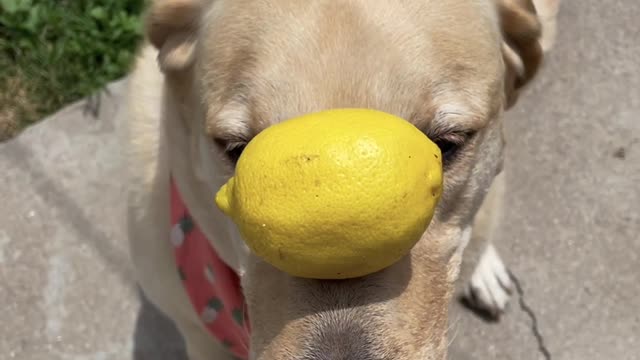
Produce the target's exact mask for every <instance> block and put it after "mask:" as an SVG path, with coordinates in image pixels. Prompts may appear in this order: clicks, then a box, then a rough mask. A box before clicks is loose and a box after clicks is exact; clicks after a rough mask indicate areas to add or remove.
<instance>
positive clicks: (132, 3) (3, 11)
mask: <svg viewBox="0 0 640 360" xmlns="http://www.w3.org/2000/svg"><path fill="white" fill-rule="evenodd" d="M144 6H145V0H102V1H97V0H0V139H1V138H3V137H5V138H6V137H8V136H9V135H10V133H14V132H15V131H17V130H19V129H20V128H22V127H24V126H26V125H28V124H30V123H32V122H34V121H36V120H38V119H40V118H41V117H43V116H45V115H47V114H50V113H51V112H53V111H55V110H57V109H59V108H60V107H62V106H64V105H65V104H68V103H70V102H72V101H74V100H77V99H80V98H82V97H84V96H87V95H89V94H91V93H93V92H95V91H96V90H98V89H100V88H102V87H103V86H104V85H105V84H107V83H108V82H110V81H112V80H114V79H117V78H120V77H122V76H123V75H125V74H126V72H127V71H128V69H129V66H130V64H131V61H132V59H133V56H134V51H135V48H136V46H137V44H138V42H139V40H140V39H141V36H142V24H141V19H140V15H141V13H142V11H143V9H144ZM16 87H17V88H16ZM3 117H4V118H5V119H4V120H3ZM3 121H5V122H8V121H12V122H13V125H8V126H7V125H6V124H5V126H4V127H5V128H8V129H10V130H5V132H6V133H8V134H4V136H3V134H2V132H3V124H2V122H3Z"/></svg>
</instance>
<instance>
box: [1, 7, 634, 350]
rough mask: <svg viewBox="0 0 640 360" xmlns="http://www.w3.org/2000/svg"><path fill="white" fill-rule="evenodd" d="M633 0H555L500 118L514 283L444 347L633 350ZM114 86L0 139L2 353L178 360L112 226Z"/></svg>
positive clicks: (505, 249)
mask: <svg viewBox="0 0 640 360" xmlns="http://www.w3.org/2000/svg"><path fill="white" fill-rule="evenodd" d="M639 18H640V3H639V2H638V1H637V0H615V1H607V2H603V1H596V0H582V1H573V2H570V1H566V2H565V3H564V4H563V7H562V9H561V16H560V24H559V29H560V32H559V39H558V42H557V48H556V49H555V52H554V53H552V54H551V56H550V58H549V59H548V61H547V66H546V68H545V69H544V70H543V71H542V73H541V74H540V77H539V78H538V79H537V81H536V82H535V84H534V86H533V87H532V88H530V89H529V90H528V92H527V93H526V94H525V95H524V96H523V97H522V99H521V102H520V103H519V104H518V106H517V108H516V109H515V110H514V111H512V112H511V113H510V114H508V121H507V123H508V126H507V133H508V142H509V152H508V158H507V163H506V169H507V171H508V203H509V204H508V205H509V208H508V209H509V210H508V211H507V214H506V218H505V221H504V224H503V226H502V232H501V235H500V239H498V246H499V251H500V252H501V253H502V255H503V257H504V258H505V259H506V261H507V262H508V263H509V265H510V267H511V268H512V270H513V271H514V273H515V274H516V275H517V276H518V278H519V279H520V282H521V285H522V289H523V291H524V298H523V300H524V301H525V302H526V304H528V305H529V306H530V307H531V309H532V311H533V313H534V315H535V317H536V319H537V326H536V331H539V332H540V333H541V335H542V337H543V346H544V350H540V342H539V341H537V340H536V338H535V336H534V331H533V330H532V321H531V318H530V316H529V315H527V314H526V313H525V312H523V310H522V309H521V307H520V306H519V304H518V297H516V298H515V299H514V301H513V302H512V304H511V306H510V308H509V309H508V311H507V314H506V316H505V317H504V318H503V320H502V321H500V322H499V323H495V324H494V323H487V322H484V321H483V320H482V319H481V318H479V317H477V316H475V315H474V314H472V313H470V312H468V311H466V310H463V309H462V308H461V307H460V306H459V305H458V304H454V305H453V314H452V330H451V334H452V337H453V338H454V340H453V343H452V345H451V352H450V358H451V359H453V360H467V359H519V360H529V359H545V356H544V352H545V351H548V352H549V353H550V354H551V358H553V359H554V360H581V359H598V360H599V359H618V360H632V359H639V358H640V355H639V354H640V312H639V311H638V305H640V303H639V300H638V299H640V286H639V285H638V281H637V279H638V278H639V277H640V259H639V257H640V238H639V235H638V234H639V233H640V72H638V66H639V64H640V63H639V61H640V60H638V59H640V27H639V26H638V25H637V19H639ZM123 85H124V83H123V82H119V83H115V84H113V85H111V86H110V87H109V88H108V90H109V92H108V93H103V94H101V95H100V96H99V97H97V98H95V99H93V100H89V101H83V102H80V103H78V104H75V105H72V106H70V107H69V108H67V109H64V110H62V111H61V112H59V113H57V114H55V115H54V116H52V117H51V118H49V119H47V120H46V121H44V122H42V123H40V124H39V125H36V126H34V127H31V128H29V129H28V130H26V131H25V132H24V133H23V134H22V135H20V136H19V137H18V138H16V139H14V140H12V141H10V142H7V143H4V144H0V169H2V173H1V175H0V178H1V179H2V182H3V186H4V187H3V190H2V192H1V193H0V284H1V287H0V304H2V307H0V320H1V324H2V326H1V327H0V359H2V360H4V359H14V358H15V359H21V360H22V359H25V360H40V359H43V360H44V359H46V360H62V359H64V360H85V359H86V360H94V359H96V360H100V359H105V360H106V359H134V360H145V359H153V360H156V359H159V360H163V359H171V360H175V359H184V351H183V348H182V341H181V339H180V337H179V335H177V333H176V332H175V329H174V328H173V326H172V325H171V324H170V323H169V322H168V321H167V320H166V319H164V318H163V317H162V316H161V315H159V314H158V313H157V311H155V310H154V309H153V307H151V306H150V305H148V304H146V303H145V302H144V301H142V300H141V299H140V297H139V294H138V292H137V289H136V287H135V284H134V283H133V282H132V280H131V266H130V265H129V261H128V258H127V245H126V238H125V231H124V206H123V205H124V204H123V202H124V192H123V190H124V184H123V182H122V178H121V175H120V170H121V168H120V163H119V156H118V152H119V148H120V144H119V142H118V141H119V140H118V138H117V137H116V136H115V130H116V128H117V127H118V126H119V125H120V124H121V121H122V117H121V116H120V115H119V111H120V107H121V104H122V93H123V88H124V87H123Z"/></svg>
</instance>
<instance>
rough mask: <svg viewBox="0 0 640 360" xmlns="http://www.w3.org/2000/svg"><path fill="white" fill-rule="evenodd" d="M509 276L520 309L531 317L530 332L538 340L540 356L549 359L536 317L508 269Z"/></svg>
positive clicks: (520, 287) (549, 355)
mask: <svg viewBox="0 0 640 360" xmlns="http://www.w3.org/2000/svg"><path fill="white" fill-rule="evenodd" d="M509 277H510V278H511V281H513V283H514V284H515V286H516V292H517V293H518V303H519V304H520V309H522V311H524V312H525V313H526V314H527V315H529V317H530V318H531V332H532V333H533V336H534V337H535V338H536V341H537V342H538V350H539V351H540V353H541V354H542V356H544V358H545V360H551V352H549V349H548V348H547V345H546V344H545V342H544V337H543V336H542V333H540V329H539V328H538V318H537V316H536V314H535V312H534V311H533V309H531V307H530V306H529V305H527V303H526V302H525V301H524V290H523V289H522V285H521V284H520V280H519V279H518V278H517V277H516V276H515V275H514V274H513V272H511V271H509Z"/></svg>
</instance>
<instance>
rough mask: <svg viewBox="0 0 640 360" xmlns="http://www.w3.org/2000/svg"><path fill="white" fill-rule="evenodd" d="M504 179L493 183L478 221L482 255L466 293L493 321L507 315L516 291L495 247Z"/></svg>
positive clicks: (476, 236) (476, 231)
mask: <svg viewBox="0 0 640 360" xmlns="http://www.w3.org/2000/svg"><path fill="white" fill-rule="evenodd" d="M504 176H505V175H504V172H501V173H500V174H498V176H496V178H495V179H494V180H493V183H492V184H491V188H490V189H489V192H488V193H487V196H486V197H485V200H484V202H483V203H482V206H481V207H480V209H479V211H478V213H477V215H476V217H475V220H474V223H473V232H472V241H471V243H473V246H474V247H476V248H478V249H479V250H480V252H479V253H480V254H481V255H480V258H479V261H478V263H477V265H476V267H475V269H474V270H473V273H472V275H471V279H470V280H469V283H468V284H467V285H466V288H465V293H464V296H465V298H466V300H467V303H468V304H469V305H471V306H472V307H474V308H476V309H478V310H481V311H484V312H486V313H487V314H488V315H490V316H491V317H493V318H497V317H499V316H500V314H501V313H502V312H503V311H504V309H505V307H506V305H507V302H508V301H509V298H510V295H511V292H512V289H513V283H512V282H511V278H510V276H509V272H508V270H507V268H506V266H505V265H504V263H503V262H502V259H501V258H500V256H499V255H498V251H497V250H496V248H495V247H494V245H493V243H492V240H493V239H494V238H495V237H496V231H497V228H498V225H499V222H500V220H501V217H502V209H503V206H504V187H505V180H504Z"/></svg>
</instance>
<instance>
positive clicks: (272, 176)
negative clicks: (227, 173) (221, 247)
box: [216, 109, 442, 279]
mask: <svg viewBox="0 0 640 360" xmlns="http://www.w3.org/2000/svg"><path fill="white" fill-rule="evenodd" d="M441 190H442V163H441V156H440V150H439V148H438V147H437V146H436V145H435V144H434V143H433V142H431V140H429V138H427V137H426V136H425V135H424V134H423V133H422V132H420V131H419V130H418V129H417V128H416V127H414V126H413V125H412V124H410V123H409V122H407V121H405V120H403V119H401V118H398V117H396V116H393V115H390V114H387V113H384V112H380V111H375V110H366V109H337V110H328V111H324V112H319V113H314V114H309V115H304V116H301V117H299V118H295V119H291V120H287V121H284V122H282V123H280V124H277V125H273V126H271V127H269V128H267V129H266V130H264V131H262V132H261V133H260V134H258V135H257V136H256V137H255V138H254V139H253V140H251V141H250V142H249V144H248V145H247V147H246V149H245V150H244V152H243V154H242V155H241V156H240V158H239V160H238V163H237V166H236V171H235V176H234V177H233V178H231V179H230V180H229V181H228V182H227V183H226V184H225V185H224V186H223V187H222V188H221V189H220V191H219V192H218V194H217V195H216V203H217V205H218V207H219V208H220V209H221V210H222V211H223V212H224V213H226V214H227V215H229V216H230V217H231V218H232V219H233V221H234V222H235V223H236V224H237V226H238V228H239V230H240V233H241V234H242V236H243V238H244V240H245V241H246V243H247V245H248V246H249V248H250V249H251V250H252V251H253V252H254V253H255V254H256V255H258V256H259V257H261V258H263V259H264V260H265V261H267V262H268V263H270V264H271V265H273V266H275V267H276V268H278V269H280V270H282V271H284V272H287V273H289V274H291V275H293V276H298V277H305V278H316V279H345V278H352V277H359V276H364V275H367V274H371V273H373V272H376V271H379V270H382V269H383V268H385V267H388V266H390V265H392V264H393V263H395V262H396V261H398V260H399V259H400V258H402V257H403V256H404V255H406V254H407V253H408V252H409V251H410V250H411V248H412V247H413V246H414V245H415V243H416V242H417V241H418V240H419V239H420V237H421V235H422V234H423V232H424V231H425V229H426V228H427V226H428V224H429V222H430V221H431V218H432V216H433V212H434V209H435V206H436V203H437V201H438V199H439V197H440V193H441Z"/></svg>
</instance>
